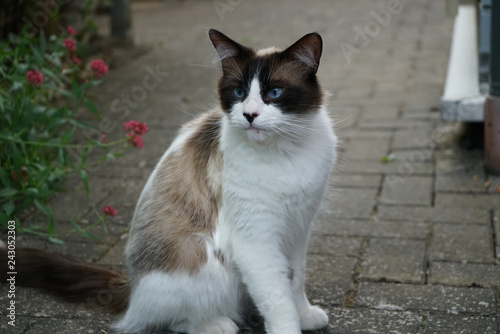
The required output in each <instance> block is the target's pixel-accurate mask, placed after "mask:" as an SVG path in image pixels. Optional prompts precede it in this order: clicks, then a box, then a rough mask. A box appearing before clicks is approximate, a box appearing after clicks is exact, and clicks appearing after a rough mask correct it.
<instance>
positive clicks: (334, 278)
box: [306, 254, 356, 306]
mask: <svg viewBox="0 0 500 334" xmlns="http://www.w3.org/2000/svg"><path fill="white" fill-rule="evenodd" d="M355 263H356V259H355V258H353V257H333V256H331V255H319V254H311V255H309V256H308V258H307V281H306V292H307V296H308V297H309V300H310V301H311V303H313V304H318V305H322V306H329V305H342V304H343V302H344V299H345V297H346V295H347V291H348V290H349V287H350V286H351V277H352V274H353V270H354V266H355Z"/></svg>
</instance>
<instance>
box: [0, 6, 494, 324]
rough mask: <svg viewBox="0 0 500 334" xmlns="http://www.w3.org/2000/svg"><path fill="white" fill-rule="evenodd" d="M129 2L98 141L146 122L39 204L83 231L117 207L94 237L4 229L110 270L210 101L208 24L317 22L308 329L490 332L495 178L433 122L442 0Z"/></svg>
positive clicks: (284, 35) (260, 38) (252, 29)
mask: <svg viewBox="0 0 500 334" xmlns="http://www.w3.org/2000/svg"><path fill="white" fill-rule="evenodd" d="M391 4H392V5H391ZM398 4H399V5H398ZM132 8H133V24H134V39H135V42H136V43H137V44H139V45H140V44H143V45H144V44H147V45H152V46H153V50H152V51H151V52H149V53H148V54H146V55H144V56H143V57H141V58H139V59H136V60H134V61H133V62H131V63H129V64H128V65H127V66H125V67H121V68H118V69H116V70H113V71H111V73H110V74H109V75H108V76H107V77H106V78H105V82H104V83H103V85H102V86H100V88H99V89H98V90H95V91H94V92H93V93H94V94H95V96H96V98H97V99H98V104H99V106H100V107H101V109H102V110H104V111H105V112H104V114H105V115H106V116H107V117H108V118H109V119H111V120H112V121H113V122H114V123H113V124H114V125H115V127H114V129H113V130H111V131H109V132H108V133H107V135H108V137H110V138H112V137H113V136H121V135H122V129H121V123H122V122H123V121H126V120H131V119H135V120H138V121H144V122H147V123H148V125H149V128H150V133H148V134H147V135H146V136H145V145H144V148H142V149H140V150H131V151H129V152H127V153H126V154H125V156H124V157H121V158H119V159H117V160H116V161H114V162H111V163H107V164H105V165H102V166H100V167H99V168H97V169H95V170H94V171H92V173H91V175H90V179H91V181H90V183H91V184H90V187H91V197H90V198H87V197H86V196H85V194H84V191H83V186H82V184H81V182H80V181H78V180H69V181H68V183H67V187H68V188H69V189H72V190H74V191H71V193H68V195H59V196H57V197H56V198H54V200H53V201H52V203H53V206H54V211H55V212H56V214H57V215H58V217H60V219H61V220H64V219H67V218H70V217H72V218H75V219H77V220H78V221H79V222H80V223H81V224H82V225H83V226H85V225H86V224H90V223H91V222H93V221H94V220H95V217H96V215H95V210H96V209H97V210H100V209H101V208H102V207H104V205H112V206H114V207H115V208H116V209H117V210H118V215H117V216H116V217H114V218H112V219H109V222H108V229H109V231H108V233H105V232H104V231H102V230H97V231H96V232H95V234H97V235H99V236H100V237H101V239H100V240H99V241H98V242H94V241H92V240H90V239H87V238H85V237H82V236H79V235H70V236H68V237H67V238H66V240H67V243H66V245H54V244H49V243H47V242H46V241H45V240H44V239H40V238H36V237H32V236H27V235H19V236H18V239H17V246H18V247H20V246H27V245H29V246H32V247H38V248H41V249H48V250H51V251H57V252H62V253H66V254H72V255H77V256H80V257H84V258H86V259H88V260H90V261H95V262H97V263H101V264H105V265H115V266H119V267H121V266H123V265H124V261H123V248H124V245H125V242H126V238H127V234H126V232H127V225H128V223H129V221H130V219H131V217H132V213H133V209H134V205H135V203H136V200H137V198H138V195H139V193H140V191H141V189H142V187H143V185H144V183H145V181H146V179H147V177H148V175H149V174H150V173H151V171H152V169H153V168H154V166H155V164H156V162H157V161H158V159H159V157H160V156H161V154H162V152H163V151H164V150H165V149H166V148H167V146H168V144H169V143H170V142H171V141H172V139H173V138H174V136H175V132H176V129H178V127H179V126H180V125H181V124H182V123H184V122H186V121H188V120H190V119H191V118H192V117H193V115H196V114H198V113H200V112H201V111H204V110H206V109H208V108H209V107H210V106H211V105H213V104H214V103H215V102H216V99H215V95H214V91H215V81H216V78H217V76H218V75H219V73H220V70H219V69H218V68H217V66H213V65H212V59H213V56H214V55H215V53H214V51H213V48H212V45H211V43H210V41H209V39H208V37H207V33H206V32H207V28H209V27H213V28H216V29H220V30H221V31H223V32H225V33H226V34H228V35H229V36H231V37H233V38H235V39H236V40H238V41H240V42H241V43H243V44H246V45H251V46H255V47H266V46H269V45H273V44H276V45H278V46H282V47H286V46H288V45H290V44H291V43H292V42H294V41H295V40H296V39H298V38H299V37H301V36H302V35H304V34H306V33H308V32H311V31H317V32H319V33H320V34H321V35H322V36H323V38H324V53H323V57H322V60H321V66H320V69H319V76H320V78H321V80H322V82H323V83H324V86H325V87H326V88H327V89H328V90H330V91H331V92H332V93H333V97H332V98H331V111H332V114H333V116H334V118H335V120H336V128H337V133H338V135H339V137H340V138H341V141H342V143H341V146H340V148H339V152H340V155H341V159H340V161H339V164H338V168H337V170H336V171H335V173H334V174H335V175H334V177H333V179H334V181H333V185H332V189H333V192H332V200H331V202H330V204H329V205H328V208H327V210H326V212H325V214H324V215H323V216H322V217H321V218H320V219H318V222H317V224H316V227H315V229H314V236H313V239H312V242H311V247H310V251H309V253H310V254H309V262H308V285H307V289H308V294H309V297H310V300H311V301H312V302H313V303H315V304H319V305H321V306H323V307H324V308H325V309H326V310H328V313H329V315H330V325H329V328H328V329H325V331H323V332H324V333H342V334H346V333H405V334H406V333H411V334H431V333H436V334H445V333H453V334H457V333H477V334H499V333H500V313H499V296H498V293H499V288H500V286H499V285H500V266H499V261H498V255H500V247H499V243H498V242H497V240H496V236H499V235H500V194H498V193H497V192H496V190H495V189H496V187H497V186H500V178H499V177H496V178H495V177H493V176H490V175H488V174H487V173H485V171H484V169H483V164H482V151H480V150H465V149H463V148H461V147H460V146H459V145H458V144H457V142H458V136H459V132H458V129H459V126H458V125H457V124H445V123H443V122H441V121H440V112H439V107H440V102H439V101H440V96H441V94H442V91H443V86H444V81H445V76H446V68H447V60H448V53H449V48H450V42H451V30H452V26H453V21H452V20H451V19H450V18H447V17H446V15H445V1H435V0H401V1H396V0H394V1H379V0H377V1H372V0H356V1H328V0H315V1H307V2H306V1H296V0H293V1H285V0H277V1H264V0H254V1H249V0H238V1H229V0H218V1H209V0H204V1H202V0H184V1H180V0H169V1H151V2H149V1H138V2H134V3H133V5H132ZM155 70H156V71H159V72H162V73H163V74H162V76H158V77H157V81H158V85H157V87H155V88H154V89H152V90H145V89H144V88H143V87H144V80H145V78H146V76H147V75H148V73H149V72H150V71H155ZM166 72H168V74H165V73H166ZM142 92H146V93H147V94H146V95H143V94H142ZM40 219H42V217H38V216H32V217H30V218H29V222H30V223H36V222H37V221H38V220H40ZM65 224H66V223H64V222H59V223H58V228H61V230H62V229H64V227H65ZM0 301H1V305H3V306H2V307H1V310H0V313H1V314H3V315H2V318H3V320H2V321H1V322H0V332H2V333H9V334H10V333H23V334H49V333H51V334H52V333H89V334H91V333H111V331H109V330H108V326H109V323H110V321H111V320H112V317H111V316H109V315H106V314H96V313H92V312H89V311H85V310H78V309H74V308H73V307H72V306H70V305H68V304H64V303H61V302H59V301H57V300H55V299H54V298H52V297H50V296H47V295H44V294H42V293H40V292H38V291H35V290H32V289H22V288H19V289H18V291H17V294H16V305H17V310H16V312H17V313H16V315H17V317H16V320H17V322H16V327H11V326H9V325H8V324H7V318H6V312H7V311H6V305H7V304H6V303H7V293H6V291H5V292H3V293H2V294H1V296H0ZM243 332H244V333H252V332H253V333H259V332H261V331H259V330H258V329H256V330H252V329H250V328H249V329H246V330H244V331H243Z"/></svg>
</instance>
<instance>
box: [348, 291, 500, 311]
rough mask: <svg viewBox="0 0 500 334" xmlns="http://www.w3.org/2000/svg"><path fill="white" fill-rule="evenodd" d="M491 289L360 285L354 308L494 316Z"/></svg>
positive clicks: (493, 300) (494, 306)
mask: <svg viewBox="0 0 500 334" xmlns="http://www.w3.org/2000/svg"><path fill="white" fill-rule="evenodd" d="M496 293H497V291H496V290H494V289H482V288H464V287H448V286H440V285H412V284H391V283H360V285H359V290H358V294H357V297H356V305H359V306H368V307H373V308H379V309H390V310H394V309H396V310H406V309H409V310H412V309H418V310H429V311H441V312H449V313H455V314H457V313H479V314H494V313H496V312H497V307H496V303H497V302H496Z"/></svg>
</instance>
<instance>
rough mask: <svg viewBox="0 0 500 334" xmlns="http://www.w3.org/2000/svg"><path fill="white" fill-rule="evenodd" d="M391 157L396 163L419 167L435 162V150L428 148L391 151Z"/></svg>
mask: <svg viewBox="0 0 500 334" xmlns="http://www.w3.org/2000/svg"><path fill="white" fill-rule="evenodd" d="M389 155H390V156H392V157H393V158H394V160H395V161H401V162H406V161H407V162H409V163H410V164H411V165H419V164H421V163H429V162H432V161H433V160H434V150H433V149H428V148H422V149H411V150H394V149H391V151H390V153H389Z"/></svg>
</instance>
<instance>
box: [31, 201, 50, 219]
mask: <svg viewBox="0 0 500 334" xmlns="http://www.w3.org/2000/svg"><path fill="white" fill-rule="evenodd" d="M35 205H36V207H37V208H38V210H40V211H42V212H43V213H44V214H45V215H46V216H48V217H50V218H52V220H51V221H52V222H53V221H54V218H53V217H54V214H53V213H52V208H51V207H50V206H49V205H48V204H45V203H43V202H40V201H39V200H37V199H36V200H35Z"/></svg>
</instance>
